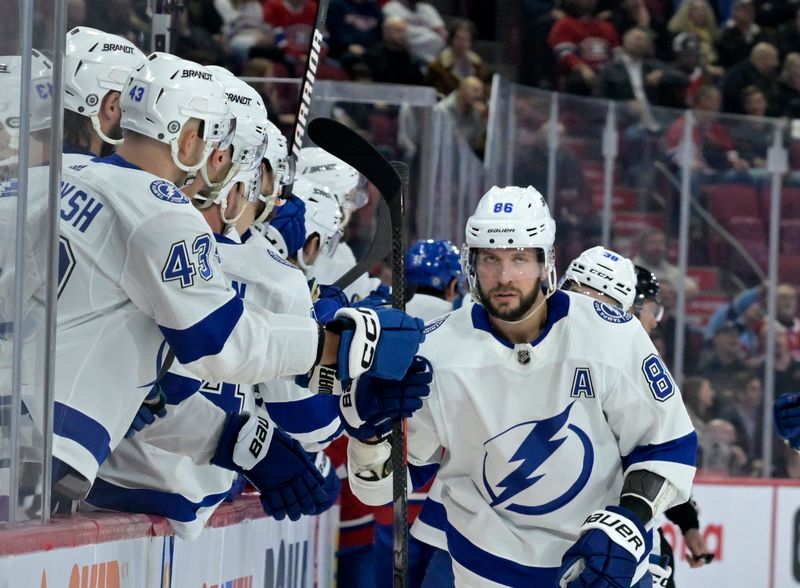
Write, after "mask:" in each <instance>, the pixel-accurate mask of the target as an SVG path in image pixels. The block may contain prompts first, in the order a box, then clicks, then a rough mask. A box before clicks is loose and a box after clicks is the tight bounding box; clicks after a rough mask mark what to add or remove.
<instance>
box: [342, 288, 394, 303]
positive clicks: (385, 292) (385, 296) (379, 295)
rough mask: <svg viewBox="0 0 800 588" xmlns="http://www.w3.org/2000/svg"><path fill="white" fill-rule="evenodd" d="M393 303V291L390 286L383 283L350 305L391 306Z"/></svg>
mask: <svg viewBox="0 0 800 588" xmlns="http://www.w3.org/2000/svg"><path fill="white" fill-rule="evenodd" d="M391 305H392V291H391V290H390V289H389V286H385V285H383V284H381V285H380V286H378V287H377V288H376V289H375V290H373V291H372V292H370V293H369V296H367V297H366V298H362V299H361V300H359V301H358V302H353V304H351V305H350V306H352V307H353V308H380V307H386V308H388V307H390V306H391Z"/></svg>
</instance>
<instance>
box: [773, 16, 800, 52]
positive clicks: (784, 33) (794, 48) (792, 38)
mask: <svg viewBox="0 0 800 588" xmlns="http://www.w3.org/2000/svg"><path fill="white" fill-rule="evenodd" d="M776 43H777V45H778V51H780V53H781V57H782V58H785V57H786V56H787V55H788V54H789V53H800V8H798V9H797V13H796V14H795V17H794V19H793V20H790V21H789V22H785V23H783V24H782V25H781V26H780V28H779V29H778V35H777V39H776Z"/></svg>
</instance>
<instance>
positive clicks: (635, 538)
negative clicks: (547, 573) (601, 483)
mask: <svg viewBox="0 0 800 588" xmlns="http://www.w3.org/2000/svg"><path fill="white" fill-rule="evenodd" d="M652 546H653V540H652V533H649V532H647V531H645V528H644V525H642V523H641V522H640V521H639V520H638V518H637V517H636V515H635V514H634V513H632V512H631V511H630V510H628V509H627V508H623V507H620V506H607V507H606V508H605V509H604V510H598V511H596V512H593V513H592V514H591V515H589V518H587V519H586V522H584V523H583V526H582V527H581V531H580V538H579V539H578V540H577V541H576V542H575V544H574V545H573V546H572V547H570V548H569V549H568V550H567V552H566V553H565V554H564V557H563V558H562V559H561V569H559V571H558V578H559V584H558V585H559V588H600V587H602V588H630V586H631V583H632V582H633V577H634V575H635V574H636V569H637V567H638V566H639V563H640V562H642V561H643V560H644V558H645V557H647V556H648V555H649V554H650V551H651V549H652ZM651 582H652V580H651Z"/></svg>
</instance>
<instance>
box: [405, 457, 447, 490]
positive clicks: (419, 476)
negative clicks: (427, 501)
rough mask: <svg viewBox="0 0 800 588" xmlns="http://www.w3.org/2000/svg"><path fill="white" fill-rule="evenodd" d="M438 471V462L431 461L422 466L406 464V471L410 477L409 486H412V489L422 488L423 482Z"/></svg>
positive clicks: (430, 478)
mask: <svg viewBox="0 0 800 588" xmlns="http://www.w3.org/2000/svg"><path fill="white" fill-rule="evenodd" d="M438 471H439V464H438V463H431V464H428V465H424V466H417V465H413V464H408V473H409V475H410V477H411V487H412V488H414V490H417V489H419V488H422V487H423V486H424V485H425V484H427V483H428V482H430V481H431V480H432V479H433V477H434V476H435V475H436V472H438Z"/></svg>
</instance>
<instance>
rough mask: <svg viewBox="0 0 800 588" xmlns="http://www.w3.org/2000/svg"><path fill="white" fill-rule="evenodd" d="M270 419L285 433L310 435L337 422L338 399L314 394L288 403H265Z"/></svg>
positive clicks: (332, 396) (331, 395)
mask: <svg viewBox="0 0 800 588" xmlns="http://www.w3.org/2000/svg"><path fill="white" fill-rule="evenodd" d="M266 409H267V412H268V413H269V416H270V418H271V419H272V420H273V421H275V424H276V425H278V426H279V427H280V428H281V429H283V430H284V431H286V432H287V433H289V434H290V435H291V434H295V433H311V432H312V431H317V430H319V429H324V428H326V427H328V426H329V425H330V424H331V423H333V422H335V421H338V420H339V397H338V396H334V395H333V394H316V395H314V396H309V397H308V398H303V399H302V400H294V401H290V402H267V403H266Z"/></svg>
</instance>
